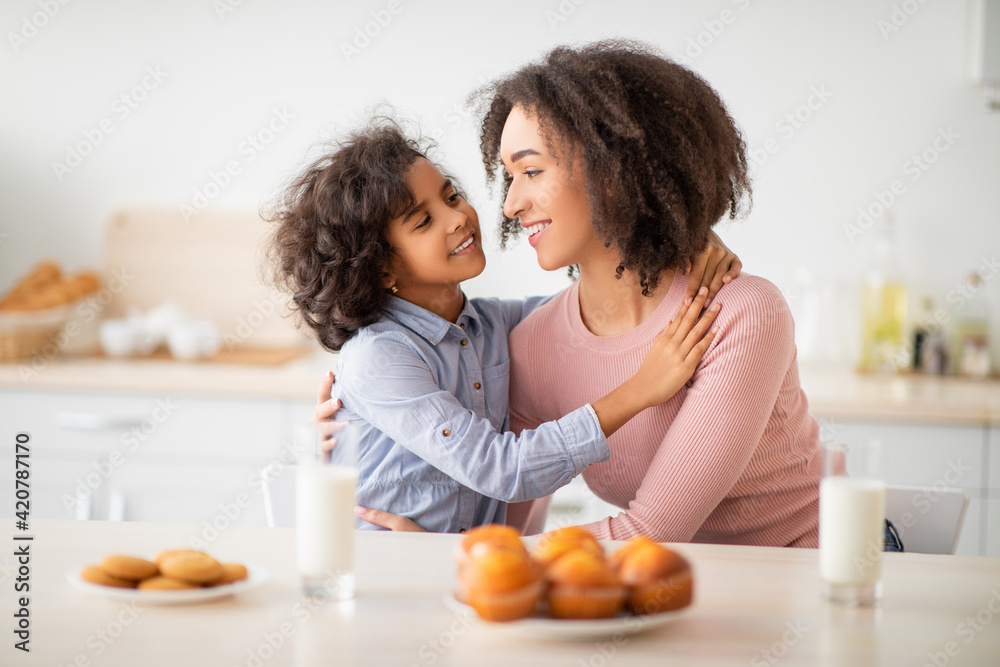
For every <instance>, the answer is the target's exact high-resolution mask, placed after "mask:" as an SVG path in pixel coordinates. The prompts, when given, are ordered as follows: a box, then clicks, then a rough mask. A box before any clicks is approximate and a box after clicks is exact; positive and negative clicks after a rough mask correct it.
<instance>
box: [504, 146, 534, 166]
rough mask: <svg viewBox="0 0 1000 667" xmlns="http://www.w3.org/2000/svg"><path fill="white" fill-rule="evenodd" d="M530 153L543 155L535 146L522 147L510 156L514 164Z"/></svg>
mask: <svg viewBox="0 0 1000 667" xmlns="http://www.w3.org/2000/svg"><path fill="white" fill-rule="evenodd" d="M529 155H541V153H539V152H538V151H536V150H535V149H534V148H522V149H521V150H519V151H518V152H516V153H514V154H513V155H511V156H510V162H511V164H513V163H515V162H517V161H518V160H520V159H522V158H525V157H527V156H529Z"/></svg>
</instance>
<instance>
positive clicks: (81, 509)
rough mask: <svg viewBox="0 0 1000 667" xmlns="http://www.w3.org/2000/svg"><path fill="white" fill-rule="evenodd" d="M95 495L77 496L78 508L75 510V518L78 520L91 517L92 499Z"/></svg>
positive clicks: (85, 519)
mask: <svg viewBox="0 0 1000 667" xmlns="http://www.w3.org/2000/svg"><path fill="white" fill-rule="evenodd" d="M92 500H93V496H87V497H86V498H80V497H77V499H76V509H75V510H74V512H73V518H74V519H76V520H77V521H87V520H88V519H90V509H91V501H92Z"/></svg>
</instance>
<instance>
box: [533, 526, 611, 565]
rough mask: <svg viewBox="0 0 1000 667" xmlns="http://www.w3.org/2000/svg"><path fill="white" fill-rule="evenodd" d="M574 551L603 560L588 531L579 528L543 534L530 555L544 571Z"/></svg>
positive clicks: (596, 542) (597, 544)
mask: <svg viewBox="0 0 1000 667" xmlns="http://www.w3.org/2000/svg"><path fill="white" fill-rule="evenodd" d="M576 550H583V551H586V552H588V553H590V554H592V555H593V556H595V557H597V558H599V559H603V558H604V550H603V549H602V548H601V545H600V543H598V541H597V539H596V538H595V537H594V536H593V535H591V534H590V531H588V530H587V529H586V528H583V527H581V526H566V527H565V528H558V529H556V530H553V531H552V532H550V533H545V534H544V535H542V536H541V538H539V540H538V543H537V544H536V545H535V548H534V550H533V551H532V553H531V555H532V558H534V559H535V562H536V563H538V564H539V565H540V566H541V567H542V568H543V569H544V568H548V567H549V566H550V565H552V564H553V563H555V562H556V561H557V560H559V559H560V558H561V557H562V556H564V555H565V554H567V553H569V552H570V551H576Z"/></svg>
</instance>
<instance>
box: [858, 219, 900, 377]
mask: <svg viewBox="0 0 1000 667" xmlns="http://www.w3.org/2000/svg"><path fill="white" fill-rule="evenodd" d="M873 232H874V233H875V234H876V237H875V243H874V258H873V261H872V263H871V268H870V269H869V271H868V274H867V275H866V276H865V283H864V294H863V297H862V318H861V321H862V340H861V369H862V370H865V371H878V372H896V371H898V370H899V369H901V368H905V367H907V366H908V365H909V364H910V359H909V352H908V350H907V345H906V341H905V326H906V285H905V284H904V283H903V279H902V271H901V269H900V262H899V248H898V244H897V243H896V229H895V224H894V221H893V219H892V216H891V214H890V213H888V212H887V213H886V214H885V215H884V216H883V218H882V220H881V224H879V225H877V226H876V227H875V228H873Z"/></svg>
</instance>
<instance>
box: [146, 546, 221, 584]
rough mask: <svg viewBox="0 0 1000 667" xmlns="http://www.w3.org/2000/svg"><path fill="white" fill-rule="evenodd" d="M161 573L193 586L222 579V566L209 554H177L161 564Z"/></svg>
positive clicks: (165, 559)
mask: <svg viewBox="0 0 1000 667" xmlns="http://www.w3.org/2000/svg"><path fill="white" fill-rule="evenodd" d="M160 573H161V574H163V575H165V576H167V577H173V578H174V579H180V580H181V581H188V582H191V583H192V584H207V583H211V582H213V581H217V580H218V579H219V578H220V577H222V565H221V564H220V563H219V561H217V560H215V559H214V558H212V557H211V556H209V555H207V554H202V553H193V554H176V555H173V556H168V557H166V558H164V559H163V560H162V561H161V562H160Z"/></svg>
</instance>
